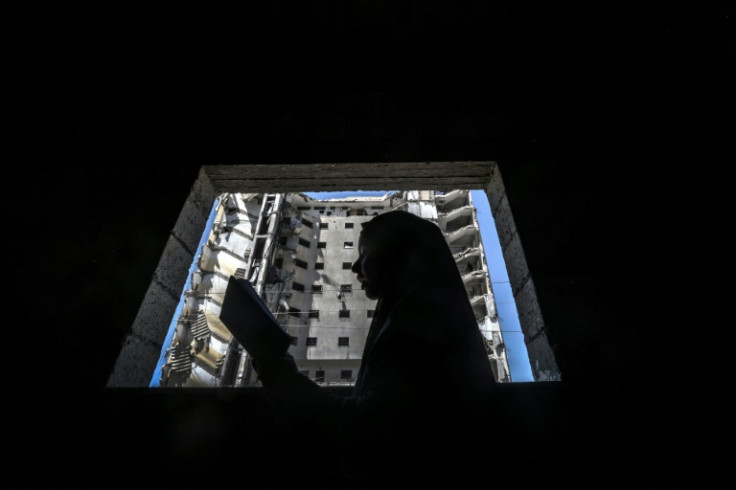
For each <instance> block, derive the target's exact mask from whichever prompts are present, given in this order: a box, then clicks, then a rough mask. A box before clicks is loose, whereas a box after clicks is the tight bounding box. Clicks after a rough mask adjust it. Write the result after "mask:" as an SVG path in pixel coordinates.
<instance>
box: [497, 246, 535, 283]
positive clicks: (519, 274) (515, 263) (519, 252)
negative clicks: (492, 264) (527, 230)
mask: <svg viewBox="0 0 736 490" xmlns="http://www.w3.org/2000/svg"><path fill="white" fill-rule="evenodd" d="M501 251H502V252H503V259H504V262H505V263H506V271H507V272H508V275H509V282H510V283H511V292H512V293H514V295H516V294H517V292H518V291H519V290H520V289H521V288H523V287H524V284H525V283H526V282H527V281H528V280H529V279H530V277H529V268H528V267H527V264H526V257H524V250H523V249H522V246H521V239H520V238H519V235H518V234H516V233H515V234H514V235H513V237H512V238H511V241H510V242H508V243H507V244H506V246H503V245H502V246H501Z"/></svg>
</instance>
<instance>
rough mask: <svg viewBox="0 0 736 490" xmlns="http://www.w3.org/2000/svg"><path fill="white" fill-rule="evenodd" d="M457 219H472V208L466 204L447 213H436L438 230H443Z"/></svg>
mask: <svg viewBox="0 0 736 490" xmlns="http://www.w3.org/2000/svg"><path fill="white" fill-rule="evenodd" d="M458 218H465V219H469V220H472V219H473V206H472V205H470V204H467V205H465V206H461V207H459V208H456V209H453V210H451V211H449V212H446V213H445V212H441V211H440V212H439V213H437V224H438V225H439V226H440V228H442V229H445V228H446V227H447V226H448V225H449V224H450V223H452V222H453V221H454V220H456V219H458Z"/></svg>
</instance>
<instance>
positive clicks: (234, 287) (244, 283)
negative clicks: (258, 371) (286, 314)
mask: <svg viewBox="0 0 736 490" xmlns="http://www.w3.org/2000/svg"><path fill="white" fill-rule="evenodd" d="M220 320H222V323H224V324H225V326H226V327H227V328H228V330H230V332H231V333H232V334H233V336H234V337H235V339H236V340H237V341H238V342H240V345H242V346H243V348H244V349H245V350H246V352H248V354H250V355H251V356H252V357H253V358H255V359H264V358H266V357H269V356H281V355H283V354H284V353H286V350H287V349H288V348H289V346H290V345H291V336H290V335H289V334H288V333H287V332H286V331H285V330H284V328H283V327H282V326H281V324H280V323H279V322H278V320H276V318H275V317H274V316H273V313H271V311H270V310H269V309H268V307H267V306H266V304H265V303H264V302H263V299H262V298H261V297H260V296H258V293H257V292H256V291H255V289H253V286H252V285H251V283H250V282H248V280H247V279H240V278H236V277H235V276H230V280H229V281H228V283H227V289H226V290H225V298H224V299H223V301H222V309H221V311H220Z"/></svg>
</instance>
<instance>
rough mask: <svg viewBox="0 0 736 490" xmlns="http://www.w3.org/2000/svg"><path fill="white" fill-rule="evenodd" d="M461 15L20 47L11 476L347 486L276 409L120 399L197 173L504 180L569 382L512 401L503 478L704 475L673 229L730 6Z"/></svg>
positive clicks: (266, 21) (9, 181)
mask: <svg viewBox="0 0 736 490" xmlns="http://www.w3.org/2000/svg"><path fill="white" fill-rule="evenodd" d="M450 4H451V2H447V4H445V3H439V2H430V3H427V4H422V6H419V5H417V6H414V7H409V6H394V7H386V8H383V7H379V6H373V4H370V3H361V4H355V5H347V4H344V3H342V2H334V3H331V4H329V5H328V4H327V3H323V4H321V5H322V7H318V8H317V7H315V8H314V10H312V9H311V8H307V7H305V6H294V7H293V8H284V7H283V6H281V7H279V6H278V5H281V4H279V3H278V2H274V3H267V4H263V5H262V6H260V7H253V8H251V9H250V10H241V11H226V10H215V9H212V10H204V11H202V10H198V11H196V12H195V11H189V10H186V9H183V8H182V9H176V10H175V9H171V10H169V9H167V8H164V7H162V6H157V7H156V6H154V7H151V8H150V9H149V10H147V11H146V12H138V11H132V10H131V11H116V12H112V11H107V10H104V11H103V10H97V11H95V10H81V9H80V10H78V11H66V12H64V13H63V14H64V15H62V16H60V17H58V19H59V22H53V23H51V25H49V26H48V28H40V27H39V26H38V25H35V26H34V25H28V26H26V24H25V23H19V24H18V25H19V27H20V26H23V28H19V29H17V30H11V31H10V33H11V37H12V38H13V39H14V41H15V43H16V45H17V46H19V49H18V50H17V51H15V52H14V53H15V54H13V56H12V60H11V61H12V62H13V63H14V65H13V68H14V70H11V71H12V73H13V74H14V76H13V78H12V81H13V82H14V83H13V84H12V87H11V88H10V89H9V90H8V91H7V92H6V100H7V104H6V106H7V108H8V109H9V111H8V114H9V115H8V118H7V121H8V124H6V125H5V126H4V128H5V131H4V136H5V140H6V142H7V144H6V146H5V149H6V150H7V152H8V155H9V159H8V163H9V165H8V166H7V167H5V168H4V172H5V175H4V179H3V186H4V191H3V199H4V205H3V210H4V211H5V213H6V216H5V217H6V221H5V223H6V232H7V233H6V235H5V236H6V237H7V238H6V244H7V243H10V244H11V247H10V248H11V250H14V251H16V252H12V253H10V254H8V252H6V256H5V258H6V261H5V264H6V278H7V280H8V281H9V283H10V289H12V290H13V293H19V294H15V295H14V296H11V298H12V299H13V301H12V303H11V304H10V306H9V308H10V309H12V311H13V313H14V314H15V316H14V318H15V319H14V320H13V322H12V324H11V325H8V324H7V323H6V328H7V329H8V330H12V332H10V333H9V338H8V336H7V335H6V341H7V342H5V343H4V345H5V346H6V351H7V350H11V351H12V352H11V354H9V355H8V354H5V355H3V357H2V359H3V361H4V364H3V367H4V373H5V374H6V379H9V380H10V383H11V384H10V387H9V390H11V395H17V398H12V400H13V403H11V406H10V407H9V408H8V410H9V414H8V415H7V418H6V420H8V421H10V423H11V424H12V425H13V429H14V430H15V436H14V438H13V440H12V445H11V446H12V448H13V451H14V454H13V459H12V461H11V462H12V463H14V464H13V467H15V468H29V469H32V472H24V473H23V474H24V475H25V477H26V478H29V479H32V480H35V479H36V478H44V479H49V478H50V479H56V480H60V481H62V482H63V483H65V484H69V485H72V486H75V485H74V484H75V483H76V484H77V485H76V486H77V487H89V488H116V487H120V488H145V487H147V486H148V487H152V486H155V485H154V484H158V483H162V482H163V483H166V482H169V483H171V482H174V481H175V482H188V481H198V482H203V483H204V482H208V481H210V480H209V478H210V476H213V477H214V475H215V474H219V475H224V476H223V478H225V479H227V480H232V479H233V477H234V475H235V474H237V473H238V472H239V468H240V469H242V471H244V472H246V473H248V474H251V475H254V474H255V475H257V474H258V470H257V469H255V468H254V466H246V464H245V463H244V462H243V461H245V460H248V458H251V457H252V458H255V461H256V462H261V463H262V462H264V458H263V455H264V454H267V453H268V452H269V451H282V452H283V453H285V454H289V453H290V451H291V450H292V449H291V448H296V449H297V450H296V451H295V453H298V454H299V455H300V456H299V457H300V458H301V459H299V461H298V462H294V463H293V468H295V471H294V472H292V473H288V474H284V475H283V478H284V479H285V480H286V481H288V482H290V483H294V482H301V481H303V480H304V479H309V478H311V477H312V476H315V477H318V478H320V479H325V481H333V482H335V483H339V482H340V480H339V478H337V477H335V476H334V474H333V473H332V472H331V468H330V467H329V466H327V465H325V466H324V467H320V468H314V467H312V466H311V463H310V462H311V461H312V458H311V456H310V454H311V453H310V451H312V449H310V448H305V447H304V446H303V444H304V443H303V442H300V441H299V440H298V438H297V437H292V438H288V437H287V438H281V437H274V436H273V434H272V433H271V432H270V431H269V427H270V425H269V423H264V424H262V423H260V420H262V419H261V416H263V417H265V418H264V419H263V420H270V418H269V417H270V414H269V413H268V409H267V408H265V406H264V405H263V404H262V399H261V398H259V397H260V396H261V395H259V394H258V393H255V392H248V393H246V392H243V393H235V394H233V393H230V392H214V393H202V392H191V393H190V392H187V393H185V394H183V393H175V392H167V391H163V392H156V393H150V392H148V391H146V390H131V391H128V390H123V391H110V390H106V389H105V388H104V386H105V384H106V382H107V379H108V377H109V376H110V373H111V370H112V368H113V365H114V363H115V360H116V359H117V356H118V354H119V352H120V349H121V348H122V343H123V340H124V339H125V337H126V334H127V333H128V331H129V329H130V328H131V326H132V325H133V324H134V320H135V317H136V313H137V311H138V308H139V306H140V304H141V301H142V299H143V298H144V296H145V293H146V290H147V288H148V287H149V284H150V283H151V280H152V279H153V276H154V271H155V270H156V266H157V264H158V262H159V260H160V258H161V254H162V253H163V251H164V250H165V246H166V243H167V241H168V240H169V239H170V231H171V230H172V228H173V227H174V225H175V222H176V220H177V217H178V216H179V212H180V210H181V207H182V205H183V203H184V201H185V200H186V197H187V196H188V195H189V192H190V188H191V185H192V184H193V182H194V181H195V179H196V178H197V176H198V172H199V169H200V166H201V165H210V164H228V163H237V164H248V163H253V164H255V163H258V164H261V163H300V162H366V161H376V162H400V161H448V160H483V161H486V160H493V161H496V162H498V163H499V166H500V169H501V171H502V174H503V179H504V185H505V188H506V196H507V198H508V202H509V205H510V207H511V209H512V211H513V215H514V220H515V223H516V226H517V229H518V233H519V236H520V237H521V240H522V243H523V246H524V251H525V253H526V258H527V263H528V267H529V271H530V274H531V277H532V278H533V280H534V284H535V288H536V292H537V296H538V300H539V303H540V307H541V310H542V314H543V315H544V319H545V322H546V323H547V326H548V335H549V338H550V340H551V342H552V344H553V346H554V349H555V354H556V357H557V361H558V365H559V368H560V370H561V372H562V376H563V379H564V381H563V383H562V384H557V385H519V386H509V387H508V390H507V391H504V393H503V395H502V396H500V398H499V404H498V407H497V408H498V409H499V410H501V412H502V413H505V414H506V416H507V417H508V423H504V422H503V421H499V422H496V423H498V424H499V432H500V433H501V434H503V435H504V439H503V441H502V442H499V443H496V441H493V442H492V443H489V444H488V446H487V447H486V448H484V450H487V451H489V455H490V456H489V459H490V460H491V462H490V463H489V466H488V468H482V469H479V471H481V472H482V475H481V476H480V478H481V479H484V478H485V479H487V480H488V481H496V482H499V481H503V483H505V484H510V483H514V482H517V481H520V482H524V481H525V480H527V481H528V480H533V481H534V482H538V483H545V482H549V483H550V484H578V483H580V484H582V483H585V482H587V481H590V480H589V478H595V480H593V481H596V482H598V481H601V480H603V481H613V480H615V481H617V482H621V483H624V482H632V481H634V480H636V481H639V482H641V481H642V480H646V481H662V480H664V479H672V480H676V479H679V478H681V477H682V476H683V474H685V473H687V472H689V471H691V470H697V466H696V465H693V464H688V465H686V464H684V461H685V460H686V459H687V460H688V462H689V463H692V461H690V458H689V457H688V456H686V454H687V452H686V451H685V450H684V447H685V445H684V444H681V443H682V442H684V441H686V440H689V439H690V437H691V435H692V434H691V430H690V428H689V424H691V423H692V422H693V414H694V413H695V412H694V411H691V410H690V409H691V406H692V401H693V400H695V399H696V397H693V396H692V393H689V392H688V393H687V394H685V393H684V392H685V391H686V388H685V386H687V390H690V389H693V385H692V384H689V383H688V382H689V381H691V379H690V378H685V377H684V376H683V374H687V372H685V370H684V368H683V360H682V358H681V357H680V356H675V355H673V353H675V352H678V349H682V348H683V347H682V337H681V336H680V335H679V332H681V331H682V332H684V330H682V329H681V328H680V327H681V326H683V324H684V322H685V320H686V318H687V317H684V316H683V315H682V304H683V303H686V300H685V301H683V300H682V298H683V295H685V296H687V293H686V292H687V291H688V284H687V277H686V275H684V274H683V273H682V271H681V270H678V269H677V268H676V267H674V266H673V264H676V263H679V262H678V260H679V259H680V258H681V257H682V256H683V255H684V254H687V253H688V247H687V245H688V244H687V242H686V239H685V238H683V234H684V232H683V231H682V227H683V225H684V224H683V221H682V219H683V215H682V214H673V213H672V210H673V207H674V206H677V207H678V208H677V209H683V208H681V207H680V206H684V209H687V207H688V203H687V202H684V203H683V201H682V199H681V197H682V196H681V195H680V194H679V193H678V192H677V191H676V190H677V187H676V185H677V184H678V182H680V177H679V176H680V175H681V174H680V173H678V171H677V170H676V169H677V168H680V167H678V165H679V164H682V163H691V162H692V160H691V157H692V156H693V155H694V154H695V153H696V150H695V147H696V145H695V144H693V140H692V136H693V135H694V134H695V132H691V133H690V136H691V138H690V139H687V138H678V139H677V145H676V146H674V145H673V143H672V142H671V141H670V138H671V137H672V136H678V135H681V133H680V132H679V131H680V129H681V126H680V125H679V120H678V118H680V116H682V114H683V113H685V114H686V115H687V116H688V119H689V120H701V121H702V120H703V119H702V118H698V117H697V116H699V115H700V113H699V110H700V106H701V103H706V105H707V103H708V102H714V101H715V100H716V98H717V97H716V96H715V94H717V93H718V91H717V89H718V88H720V85H719V84H720V83H723V80H724V78H723V77H721V76H720V75H722V74H723V73H725V71H724V70H723V67H724V66H725V65H726V63H725V60H727V59H728V53H729V52H730V51H727V50H726V49H725V48H723V47H722V46H723V41H724V40H725V39H727V38H726V37H725V35H724V34H723V33H724V25H725V24H723V21H722V20H717V19H723V16H722V14H721V12H719V10H718V9H719V7H718V5H717V4H716V5H715V6H713V7H712V8H711V9H710V11H708V12H701V11H699V10H696V9H695V7H694V6H691V7H688V8H689V10H688V9H685V10H672V11H668V12H661V11H659V10H657V12H653V11H652V12H648V11H645V10H643V8H642V7H641V6H638V7H637V10H636V11H633V10H630V9H627V8H625V7H624V6H622V5H621V4H620V3H617V4H616V8H611V9H604V8H603V7H595V8H594V7H590V6H586V7H581V8H577V7H575V8H573V7H572V6H564V7H559V6H557V7H555V8H552V7H545V6H543V5H541V4H539V3H535V2H513V5H511V4H509V5H506V4H501V3H488V4H486V3H482V4H480V3H479V5H476V6H472V7H468V8H467V9H466V8H461V7H459V6H458V7H452V6H450ZM305 5H306V4H305ZM634 14H636V15H634ZM655 14H656V15H655ZM711 17H715V18H716V20H715V21H713V22H711V21H710V19H711ZM61 19H63V22H61ZM683 19H686V20H687V21H688V22H690V23H694V24H695V26H694V28H693V29H692V30H687V32H685V31H684V30H683V29H681V28H680V27H678V26H681V25H682V24H680V23H679V22H680V21H681V20H683ZM39 31H42V32H39ZM673 32H674V33H675V34H672V33H673ZM678 32H679V34H678V35H679V36H680V37H676V33H678ZM690 32H693V33H697V32H704V33H705V34H704V35H701V36H695V35H694V34H693V35H692V36H691V34H690ZM624 33H625V34H624ZM34 34H38V35H34ZM667 36H669V37H667ZM663 39H664V41H663ZM673 44H674V46H673ZM675 48H677V49H675ZM19 53H20V54H19ZM24 53H25V54H24ZM683 64H686V65H688V66H690V67H691V68H693V69H698V70H699V71H700V73H703V74H704V75H709V76H708V77H707V79H709V80H713V82H712V83H711V85H710V90H709V91H708V90H703V91H701V99H700V102H698V103H695V102H691V101H690V100H689V99H687V98H683V97H682V92H681V89H682V86H680V85H678V83H677V81H678V80H680V78H679V74H680V69H681V67H682V66H683ZM673 80H675V82H673ZM695 87H696V88H704V87H702V86H695ZM690 88H693V87H692V86H691V87H690ZM672 100H678V101H679V102H678V104H677V106H676V107H675V106H674V105H673V104H672V103H671V101H672ZM642 143H647V144H646V145H643V144H642ZM651 143H655V144H653V145H650V144H651ZM685 226H686V225H685ZM6 249H7V247H6ZM18 280H19V282H15V281H18ZM673 299H674V300H675V301H673ZM687 325H688V326H690V327H692V322H690V321H688V322H687ZM688 362H693V363H695V364H697V363H698V362H700V360H699V359H696V360H693V361H688ZM694 386H695V388H694V389H697V385H694ZM695 418H697V419H700V418H699V417H695ZM241 435H242V441H243V446H241V445H240V442H241ZM249 437H251V440H252V441H254V442H255V443H254V444H250V445H249V444H248V442H247V441H248V438H249ZM321 444H322V445H321V446H320V444H319V443H318V444H317V447H318V448H320V450H319V451H315V452H320V451H321V450H324V451H326V453H329V451H330V450H331V449H330V446H329V445H328V444H327V442H326V441H322V443H321ZM223 448H226V449H227V450H228V451H222V452H221V450H222V449H223ZM232 451H236V452H232ZM305 455H307V456H305ZM200 463H201V464H200ZM231 463H232V464H233V466H232V467H231V466H230V464H231ZM172 467H173V468H174V469H173V470H172V469H171V468H172ZM210 468H213V469H212V471H211V472H210ZM214 468H217V469H216V470H215V469H214ZM151 475H154V476H151ZM517 476H518V477H519V478H521V480H517ZM215 480H216V479H215V478H213V479H212V480H211V481H212V482H214V481H215ZM100 481H104V482H105V483H104V484H99V482H100ZM165 486H166V485H165Z"/></svg>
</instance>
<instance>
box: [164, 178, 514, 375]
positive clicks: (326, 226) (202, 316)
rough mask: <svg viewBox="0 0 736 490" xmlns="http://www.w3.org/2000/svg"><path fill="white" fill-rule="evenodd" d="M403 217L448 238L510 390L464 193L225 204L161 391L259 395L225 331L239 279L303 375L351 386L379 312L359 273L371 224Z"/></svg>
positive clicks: (266, 198) (168, 353)
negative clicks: (356, 267) (230, 290)
mask: <svg viewBox="0 0 736 490" xmlns="http://www.w3.org/2000/svg"><path fill="white" fill-rule="evenodd" d="M394 209H403V210H405V211H408V212H411V213H413V214H415V215H417V216H420V217H422V218H425V219H427V220H430V221H432V222H434V223H436V224H437V225H438V226H439V227H440V229H441V230H442V231H443V233H444V235H445V238H446V240H447V242H448V245H449V246H450V249H451V251H452V253H453V255H454V257H455V261H456V263H457V266H458V269H459V270H460V273H461V275H462V278H463V282H464V284H465V287H466V291H467V292H468V297H469V299H470V303H471V305H472V307H473V311H474V313H475V317H476V320H477V321H478V328H479V329H480V330H481V332H482V334H483V338H484V339H485V342H486V350H487V352H488V361H489V363H490V364H491V367H492V368H493V372H494V374H495V376H496V379H497V380H498V381H499V382H510V381H511V375H510V371H509V364H508V358H507V356H506V350H505V346H504V342H503V336H502V333H501V328H500V323H499V319H498V316H497V314H496V303H495V299H494V295H493V290H492V288H491V279H490V276H489V272H488V267H487V263H486V257H485V253H484V249H483V243H482V240H481V236H480V229H479V225H478V220H477V217H476V211H475V207H474V206H473V203H472V199H471V194H470V191H468V190H453V191H450V192H439V191H400V192H394V193H387V194H385V195H383V196H380V197H351V198H343V199H328V200H316V199H313V198H311V197H309V196H308V195H306V194H302V193H279V194H246V193H226V194H222V195H221V196H220V197H219V198H218V201H217V203H216V209H215V213H216V214H215V218H214V222H213V226H212V227H211V229H210V230H209V231H208V233H209V235H208V237H207V240H206V241H205V243H204V244H203V245H202V248H201V251H200V255H199V257H198V259H197V264H196V267H195V268H194V271H193V273H192V275H191V281H190V283H191V287H190V288H188V289H187V290H186V291H185V292H184V298H183V305H182V308H181V313H180V315H179V317H178V318H176V319H175V322H172V325H173V328H174V331H173V332H172V335H170V336H169V337H170V338H171V342H170V343H169V344H168V345H165V346H164V352H163V359H164V361H163V363H162V364H161V367H160V370H159V375H160V378H159V385H160V386H184V387H185V386H256V385H258V384H259V382H258V380H257V376H256V373H255V372H254V370H253V368H252V366H251V360H250V357H249V356H248V355H247V353H246V352H245V351H244V350H243V348H242V346H240V344H239V343H238V342H237V341H236V340H235V339H234V338H233V337H232V335H231V334H230V332H229V331H228V329H227V328H226V327H225V326H224V325H223V324H222V322H221V321H220V319H219V314H220V307H221V304H222V299H223V294H224V291H225V288H226V287H227V283H228V280H229V278H230V276H231V275H233V276H236V277H243V278H246V279H248V280H249V281H250V282H251V283H252V284H253V285H254V287H255V289H256V291H257V292H258V293H259V294H260V295H261V297H262V298H263V299H264V300H265V302H266V304H267V305H268V307H269V309H270V310H271V311H272V312H273V313H274V315H275V316H276V318H277V319H278V320H279V321H280V322H281V324H282V325H283V326H284V327H285V329H286V330H287V332H288V333H289V334H290V335H291V336H292V339H293V341H292V345H291V347H290V348H289V352H290V353H291V354H292V355H293V356H294V359H295V361H296V363H297V366H298V368H299V370H300V371H301V372H303V373H304V374H305V375H307V376H308V377H309V378H311V379H313V380H314V381H315V382H317V383H319V384H321V385H348V386H349V385H352V384H353V381H354V378H355V376H356V375H357V372H358V368H359V367H360V360H361V355H362V352H363V347H364V344H365V338H366V335H367V333H368V328H369V327H370V323H371V319H372V315H373V312H374V308H375V303H376V301H375V300H371V299H368V298H367V297H366V296H365V294H364V292H363V291H362V289H361V288H360V283H359V282H358V281H357V279H356V277H355V274H354V273H353V272H352V271H351V266H352V264H353V262H354V261H355V260H356V259H357V257H358V236H359V234H360V230H361V223H363V222H365V221H369V220H370V219H372V218H373V217H374V216H376V215H378V214H381V213H385V212H387V211H391V210H394ZM428 374H429V373H428Z"/></svg>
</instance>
